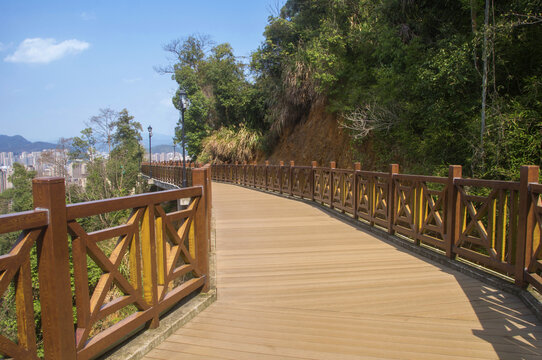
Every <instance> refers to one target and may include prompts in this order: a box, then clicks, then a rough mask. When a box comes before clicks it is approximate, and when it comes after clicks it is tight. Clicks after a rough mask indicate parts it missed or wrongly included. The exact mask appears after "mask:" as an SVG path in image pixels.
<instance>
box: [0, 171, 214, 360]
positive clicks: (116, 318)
mask: <svg viewBox="0 0 542 360" xmlns="http://www.w3.org/2000/svg"><path fill="white" fill-rule="evenodd" d="M192 177H193V183H194V185H195V186H194V187H189V188H185V189H180V190H170V191H162V192H155V193H148V194H142V195H134V196H128V197H122V198H115V199H107V200H100V201H93V202H87V203H79V204H72V205H66V202H65V184H64V179H63V178H43V179H35V180H34V181H33V197H34V206H35V210H34V211H28V212H23V213H16V214H9V215H2V216H0V233H12V232H20V235H19V238H18V240H17V241H16V243H15V245H14V246H13V248H12V249H11V250H10V251H9V252H8V253H7V254H4V255H2V256H0V271H1V272H0V294H1V295H2V300H1V301H2V302H4V301H8V299H7V298H6V296H7V295H9V294H8V293H10V292H11V293H14V301H13V306H14V307H15V312H14V313H15V314H16V315H15V316H16V319H15V321H16V324H17V334H16V336H15V337H16V338H15V339H14V338H11V339H10V338H8V337H7V336H4V335H0V353H1V354H2V355H3V356H4V357H8V358H15V359H37V358H38V353H39V352H41V350H39V349H38V346H37V345H36V343H37V339H38V338H42V339H43V354H44V357H45V358H46V359H88V358H93V357H96V356H98V355H99V354H101V353H103V352H104V351H106V350H107V349H109V348H111V347H112V346H114V345H115V344H117V343H119V342H120V341H121V340H123V339H125V338H126V337H127V336H129V335H130V334H133V333H134V332H135V331H137V330H139V329H141V328H143V327H144V326H148V327H150V328H155V327H157V326H159V322H160V315H161V314H163V313H164V312H165V311H166V310H167V309H169V308H171V307H172V306H173V305H175V304H177V303H178V302H179V301H180V300H182V299H183V298H185V297H187V296H188V295H190V294H192V293H194V292H196V291H199V290H201V291H207V290H208V289H209V276H208V242H209V235H210V228H209V225H210V221H209V219H210V211H211V198H210V197H211V193H210V186H209V184H210V168H203V169H193V171H192ZM179 199H188V200H189V205H188V206H187V207H186V208H185V209H182V210H177V209H176V206H165V205H164V204H166V203H168V202H175V203H176V202H177V201H178V200H179ZM170 208H173V209H171V210H168V209H170ZM121 212H124V213H125V214H126V215H128V216H127V221H126V222H125V223H124V224H122V225H118V226H113V227H111V226H108V225H107V221H103V226H99V228H96V226H95V224H96V222H93V224H94V225H93V226H92V227H90V225H89V224H90V222H89V221H88V219H91V218H96V217H97V218H100V219H104V215H105V214H119V213H121ZM32 259H34V260H32ZM31 260H32V261H31ZM31 263H34V264H35V265H34V267H35V268H33V267H32V265H31ZM91 263H92V265H93V266H91V267H89V265H91ZM89 269H93V270H92V271H93V272H94V276H95V277H96V278H97V281H96V283H95V285H94V286H92V288H91V286H90V285H89V282H90V278H91V274H90V273H89ZM33 272H37V273H38V277H37V279H34V280H33V278H32V273H33ZM96 272H99V274H98V275H96ZM11 289H13V290H11ZM72 291H73V293H72ZM36 306H37V307H39V308H41V319H37V322H35V312H34V309H35V308H36ZM74 314H75V316H74ZM36 324H38V326H36ZM1 332H2V329H0V334H1ZM40 347H41V346H40Z"/></svg>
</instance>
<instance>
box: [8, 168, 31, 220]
mask: <svg viewBox="0 0 542 360" xmlns="http://www.w3.org/2000/svg"><path fill="white" fill-rule="evenodd" d="M35 177H36V172H35V171H28V170H26V168H25V167H24V166H23V165H21V164H19V163H14V164H13V174H12V175H11V176H10V177H9V181H10V182H11V183H12V184H13V188H11V189H8V190H6V191H5V192H4V193H3V194H2V197H3V198H4V199H8V200H9V201H11V209H12V211H13V212H20V211H27V210H32V208H33V205H32V204H33V199H32V179H33V178H35Z"/></svg>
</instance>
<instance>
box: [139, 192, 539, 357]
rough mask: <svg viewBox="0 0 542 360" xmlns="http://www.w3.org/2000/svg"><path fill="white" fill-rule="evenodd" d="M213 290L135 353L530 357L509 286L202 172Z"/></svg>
mask: <svg viewBox="0 0 542 360" xmlns="http://www.w3.org/2000/svg"><path fill="white" fill-rule="evenodd" d="M213 197H214V199H213V206H214V208H213V211H214V215H215V218H216V242H217V244H216V247H217V287H218V300H217V301H216V302H215V303H214V304H213V305H211V306H210V307H209V308H208V309H207V310H205V311H204V312H202V313H201V314H199V315H198V316H197V317H196V318H195V319H193V320H192V321H191V322H190V323H189V324H187V325H185V326H184V327H183V328H181V329H180V330H178V331H177V332H176V333H175V334H174V335H172V336H171V337H169V338H168V339H167V340H166V341H164V342H163V343H162V344H160V345H159V346H158V347H157V348H155V349H154V350H152V351H151V352H150V353H148V354H147V357H146V359H149V360H150V359H168V360H172V359H236V360H237V359H239V360H242V359H263V360H266V359H322V360H323V359H431V360H434V359H435V360H436V359H533V360H534V359H538V360H539V359H541V358H542V327H541V326H540V325H541V324H540V322H538V321H537V319H536V318H535V317H534V316H533V315H532V314H531V313H530V312H529V311H528V309H527V308H526V307H525V306H524V305H523V303H521V302H520V301H519V300H518V299H517V298H516V297H514V296H513V295H510V294H507V293H504V292H501V291H498V290H496V289H494V288H492V287H491V286H488V285H485V284H484V283H481V282H479V281H477V280H474V279H472V278H470V277H468V276H465V275H463V274H461V273H458V272H456V271H452V270H450V269H448V268H446V267H443V266H441V265H437V264H433V263H431V262H430V261H428V260H426V259H423V258H419V257H416V256H415V255H412V254H410V253H408V252H406V251H404V250H402V249H400V248H397V247H395V246H393V245H392V244H389V243H386V242H384V241H382V240H379V239H377V238H375V237H373V236H372V235H370V234H367V233H365V232H363V231H360V230H358V229H356V228H353V227H352V226H350V225H348V224H345V223H343V222H341V221H339V220H337V219H335V218H333V217H331V216H329V215H328V214H326V213H324V212H322V211H321V210H319V209H318V208H317V207H313V206H310V205H307V204H304V203H302V202H298V201H293V200H288V199H285V198H281V197H278V196H274V195H268V194H264V193H261V192H257V191H254V190H248V189H244V188H241V187H238V186H234V185H226V184H217V183H215V184H213Z"/></svg>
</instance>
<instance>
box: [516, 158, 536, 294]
mask: <svg viewBox="0 0 542 360" xmlns="http://www.w3.org/2000/svg"><path fill="white" fill-rule="evenodd" d="M538 173H539V168H538V166H534V165H528V166H522V167H521V169H520V173H519V216H518V217H519V219H518V220H519V221H518V237H517V242H516V285H518V286H521V287H525V286H527V282H526V281H525V272H526V269H528V268H529V266H530V263H531V258H532V256H533V253H532V252H533V230H534V227H535V226H536V225H535V221H536V220H535V217H534V209H533V206H532V204H531V203H532V200H531V194H530V192H529V183H534V182H538Z"/></svg>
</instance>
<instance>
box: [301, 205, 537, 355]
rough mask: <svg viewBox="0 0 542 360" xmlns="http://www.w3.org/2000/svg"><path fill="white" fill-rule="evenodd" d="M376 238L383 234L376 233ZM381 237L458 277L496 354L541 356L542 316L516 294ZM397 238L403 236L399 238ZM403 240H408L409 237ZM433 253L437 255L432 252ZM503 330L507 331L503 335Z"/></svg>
mask: <svg viewBox="0 0 542 360" xmlns="http://www.w3.org/2000/svg"><path fill="white" fill-rule="evenodd" d="M301 201H303V202H304V203H306V204H307V205H309V206H312V207H314V208H316V209H319V210H321V211H324V212H325V213H327V214H328V215H330V216H331V217H333V218H335V219H337V220H339V221H341V222H343V223H346V224H348V225H353V226H354V227H356V228H357V229H358V230H360V231H362V232H364V233H367V234H370V235H374V233H375V232H376V233H377V235H382V234H384V233H385V232H382V233H380V231H379V230H376V231H374V228H367V226H368V225H367V224H365V223H362V222H357V221H354V220H353V219H351V218H349V217H348V216H346V215H343V214H338V213H336V212H335V211H334V210H331V209H328V208H327V207H324V206H321V205H317V204H314V203H312V202H306V201H304V200H301ZM377 238H381V237H380V236H377ZM382 240H383V241H385V242H386V243H388V244H389V245H392V246H393V247H394V248H395V249H396V250H397V251H400V252H403V253H405V254H408V255H409V256H413V257H416V258H418V259H420V260H422V261H424V262H427V263H430V264H432V265H434V266H436V267H438V268H439V270H440V271H442V272H444V273H447V274H450V275H452V276H454V277H455V279H456V281H457V283H458V284H459V286H460V287H461V289H462V291H463V293H464V294H465V295H466V296H467V298H468V299H469V301H470V304H471V306H472V311H473V312H474V314H475V315H476V317H477V319H478V320H479V323H480V325H481V327H482V329H473V330H472V334H473V335H474V336H476V337H478V338H480V339H482V340H484V341H486V342H488V343H489V344H491V346H492V347H493V348H494V349H495V352H496V354H498V356H499V359H507V360H508V359H509V360H520V359H542V328H541V327H540V325H541V324H540V320H538V319H537V318H536V316H535V315H534V314H532V313H526V312H525V306H524V304H523V303H522V302H521V301H520V300H519V299H518V298H517V297H516V296H515V295H513V294H509V293H506V292H503V291H501V290H498V289H496V288H494V287H492V286H490V285H486V284H484V283H482V282H478V284H476V285H475V286H473V284H472V278H470V277H469V276H467V275H464V274H462V273H460V272H459V271H456V270H453V269H450V268H449V267H448V266H446V265H442V264H440V263H438V262H435V261H432V260H431V259H428V258H427V257H425V256H421V255H419V254H417V253H413V252H412V251H409V250H407V249H405V248H404V247H403V246H400V245H398V244H397V243H395V242H392V241H389V240H384V239H382ZM397 241H403V240H399V239H398V240H397ZM404 242H405V244H407V241H406V240H404ZM422 251H423V250H422ZM433 256H438V255H434V254H433ZM445 261H447V260H445ZM503 281H504V280H503ZM450 310H451V311H450V312H451V314H453V315H454V316H447V314H445V313H443V314H442V315H441V318H443V319H447V318H448V319H457V317H458V316H457V315H458V314H457V313H456V312H454V311H453V305H451V306H450ZM465 315H468V314H465ZM459 317H461V314H459ZM503 334H505V335H504V336H503Z"/></svg>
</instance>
